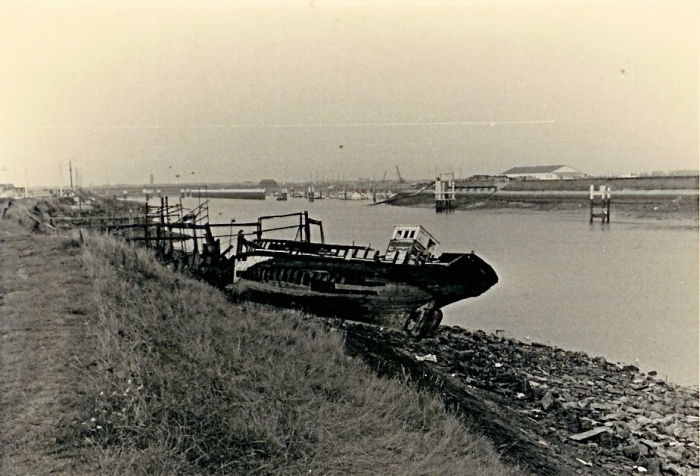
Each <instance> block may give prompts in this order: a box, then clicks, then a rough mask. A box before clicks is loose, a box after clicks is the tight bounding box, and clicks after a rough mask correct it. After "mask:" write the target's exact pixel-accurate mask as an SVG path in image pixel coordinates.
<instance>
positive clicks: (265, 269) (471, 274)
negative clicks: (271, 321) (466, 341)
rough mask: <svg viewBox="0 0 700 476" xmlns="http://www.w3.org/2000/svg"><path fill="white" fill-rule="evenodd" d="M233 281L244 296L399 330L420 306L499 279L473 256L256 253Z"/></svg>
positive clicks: (242, 261)
mask: <svg viewBox="0 0 700 476" xmlns="http://www.w3.org/2000/svg"><path fill="white" fill-rule="evenodd" d="M234 281H235V284H234V286H233V291H234V293H235V294H236V295H238V296H239V297H240V298H243V299H250V300H253V301H258V302H264V303H269V304H273V305H276V306H280V307H287V308H298V309H303V310H305V311H307V312H311V313H313V314H317V315H321V316H328V317H338V318H344V319H350V320H356V321H363V322H370V323H375V324H379V325H386V326H390V327H396V328H402V327H403V326H404V324H405V322H406V319H407V316H408V314H409V313H411V312H412V311H415V310H416V309H418V308H420V307H421V306H425V305H428V304H431V305H433V306H434V307H435V308H436V309H439V308H440V307H442V306H445V305H447V304H450V303H452V302H456V301H459V300H462V299H466V298H469V297H474V296H478V295H480V294H482V293H483V292H485V291H486V290H487V289H489V288H490V287H492V286H493V285H495V284H496V283H497V282H498V277H497V276H496V273H495V272H494V271H493V269H492V268H491V267H490V266H489V265H488V264H487V263H485V262H484V261H483V260H481V259H480V258H479V257H477V256H476V255H474V254H448V255H442V256H441V257H440V259H439V260H436V261H434V262H430V263H425V264H422V265H408V264H394V263H391V262H386V261H375V260H372V259H344V258H338V257H318V256H297V257H295V256H292V255H278V254H275V253H266V252H264V251H260V252H257V253H249V254H247V256H243V257H240V258H239V259H238V261H237V263H236V277H235V278H234Z"/></svg>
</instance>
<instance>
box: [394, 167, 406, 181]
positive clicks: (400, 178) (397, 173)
mask: <svg viewBox="0 0 700 476" xmlns="http://www.w3.org/2000/svg"><path fill="white" fill-rule="evenodd" d="M396 175H398V176H399V183H406V181H405V180H404V179H403V177H402V176H401V172H400V171H399V166H398V165H397V166H396Z"/></svg>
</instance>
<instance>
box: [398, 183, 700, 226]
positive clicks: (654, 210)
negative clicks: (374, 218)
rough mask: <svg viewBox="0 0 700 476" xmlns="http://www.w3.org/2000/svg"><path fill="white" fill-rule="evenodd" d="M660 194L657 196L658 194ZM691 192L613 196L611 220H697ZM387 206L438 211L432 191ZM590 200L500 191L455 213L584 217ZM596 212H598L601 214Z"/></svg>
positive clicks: (463, 202)
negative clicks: (573, 214) (518, 212)
mask: <svg viewBox="0 0 700 476" xmlns="http://www.w3.org/2000/svg"><path fill="white" fill-rule="evenodd" d="M655 192H658V193H655ZM688 192H689V191H688V190H681V191H678V193H677V194H674V193H672V191H669V190H662V191H636V192H635V193H632V192H628V193H627V194H625V193H624V192H618V193H617V194H615V193H614V194H613V197H612V205H611V220H612V222H614V220H615V219H616V218H617V217H625V218H628V217H629V218H652V219H659V220H668V219H671V220H673V219H681V220H686V219H691V220H695V221H697V220H698V213H699V208H698V194H697V193H688ZM385 203H387V204H389V205H394V206H405V207H419V208H435V200H434V197H433V194H432V192H429V191H426V192H425V193H421V194H414V195H411V194H409V193H407V194H398V195H396V196H395V197H393V198H392V199H390V200H387V201H386V202H385ZM589 208H590V205H589V200H588V196H587V195H586V193H585V192H581V193H571V192H566V191H564V192H561V191H517V192H508V191H502V192H501V191H499V192H496V193H490V194H484V193H481V194H478V193H474V194H464V195H458V196H457V197H456V199H455V205H454V209H455V210H493V209H513V210H539V211H557V210H567V211H571V210H580V211H581V214H582V216H583V217H584V218H585V217H587V216H588V213H589ZM599 211H600V210H597V211H596V212H599Z"/></svg>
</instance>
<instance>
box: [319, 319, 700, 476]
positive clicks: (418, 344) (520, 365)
mask: <svg viewBox="0 0 700 476" xmlns="http://www.w3.org/2000/svg"><path fill="white" fill-rule="evenodd" d="M328 325H330V326H332V327H341V328H343V329H344V331H345V332H346V335H347V336H348V337H347V340H348V341H350V343H349V345H350V346H353V342H352V341H353V340H355V339H357V338H358V337H357V336H361V338H362V339H365V340H366V339H375V340H376V341H377V342H378V343H379V342H381V345H383V346H386V350H382V351H381V352H384V353H385V354H386V356H385V357H386V358H387V359H388V358H392V357H391V352H393V353H394V358H395V360H397V361H400V362H401V365H402V368H401V369H400V370H398V372H405V369H404V368H403V366H405V365H408V364H407V362H409V361H411V362H413V363H414V365H420V372H421V373H422V375H423V380H424V381H425V382H433V384H432V386H433V387H434V388H433V389H434V390H435V391H436V392H443V395H444V389H445V388H446V386H447V384H449V385H451V386H461V387H463V388H465V389H467V390H468V391H469V392H471V393H472V394H474V395H476V396H477V397H478V398H481V399H483V400H485V405H486V407H488V408H491V409H493V410H495V411H496V413H497V414H499V415H501V416H502V417H503V419H504V421H509V422H511V423H512V424H513V425H514V426H516V427H518V428H519V429H520V431H522V432H523V433H526V434H532V435H533V438H534V441H535V442H539V444H540V446H542V447H545V446H547V447H549V455H550V456H551V455H555V456H557V454H558V457H560V459H562V460H563V462H564V463H565V464H566V465H568V467H574V466H576V465H578V466H579V468H580V467H581V466H587V463H590V464H591V466H590V468H591V469H590V472H589V473H585V474H600V473H601V471H603V472H604V473H605V474H611V475H616V474H631V473H633V472H645V473H647V474H675V475H691V474H693V475H696V474H698V469H699V467H700V466H699V461H698V451H699V449H700V444H699V438H698V425H699V421H700V418H699V401H698V390H697V388H689V387H682V386H679V385H675V384H673V383H670V382H666V381H665V380H663V379H660V378H658V377H657V376H656V375H655V372H649V374H643V373H640V372H639V369H637V368H636V367H635V366H633V365H622V364H617V363H611V362H607V361H606V360H605V359H604V358H601V357H589V356H588V355H586V354H585V353H582V352H570V351H565V350H562V349H559V348H556V347H550V346H546V345H542V344H537V343H523V342H519V341H517V340H515V339H511V338H507V337H503V336H502V335H490V334H486V333H485V332H483V331H467V330H465V329H462V328H459V327H442V328H441V331H440V332H439V334H438V335H437V336H436V337H435V338H432V339H424V340H422V341H416V340H413V339H410V338H408V337H407V336H405V335H403V334H402V333H401V332H398V331H391V330H383V331H379V329H375V328H374V327H373V326H367V325H362V324H357V323H348V322H345V323H341V324H336V323H332V320H329V321H328ZM380 332H381V334H382V335H374V334H375V333H380ZM354 351H355V353H357V354H361V353H362V349H358V348H357V346H355V349H354ZM370 352H374V353H377V352H378V351H377V349H373V350H368V353H370ZM402 354H405V355H409V356H412V357H413V358H412V359H404V360H401V359H400V356H401V355H402ZM428 355H430V356H431V357H434V359H435V360H433V358H430V359H422V360H423V362H416V360H417V359H416V357H417V356H428ZM375 364H376V362H375V361H373V365H375ZM387 365H389V364H387ZM424 386H425V385H424ZM428 386H430V385H428ZM485 433H486V434H488V432H487V431H485ZM567 454H569V457H567V456H566V455H567ZM504 457H505V458H506V459H508V455H507V451H504ZM514 459H515V460H518V458H514ZM576 460H578V462H577V461H576ZM582 461H583V462H585V463H586V464H584V463H583V462H582ZM577 471H589V470H584V469H580V470H577ZM574 474H575V473H574Z"/></svg>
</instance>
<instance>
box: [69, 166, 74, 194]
mask: <svg viewBox="0 0 700 476" xmlns="http://www.w3.org/2000/svg"><path fill="white" fill-rule="evenodd" d="M68 175H70V191H71V192H72V191H73V164H72V163H71V162H70V160H69V161H68Z"/></svg>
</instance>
